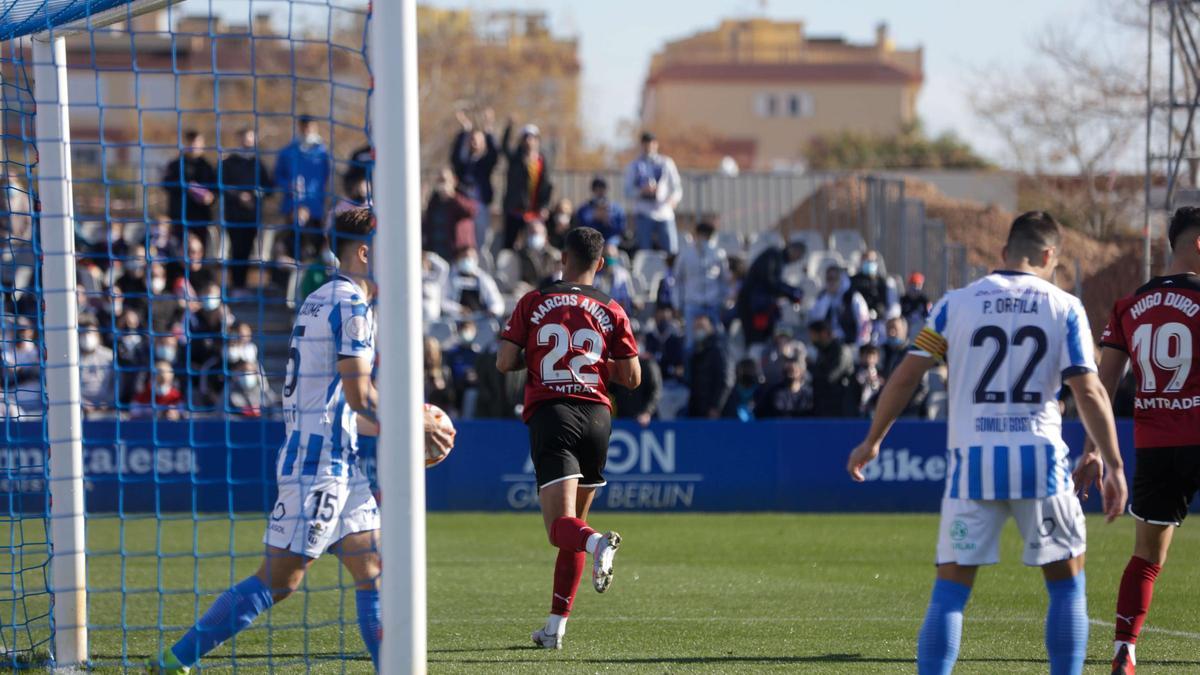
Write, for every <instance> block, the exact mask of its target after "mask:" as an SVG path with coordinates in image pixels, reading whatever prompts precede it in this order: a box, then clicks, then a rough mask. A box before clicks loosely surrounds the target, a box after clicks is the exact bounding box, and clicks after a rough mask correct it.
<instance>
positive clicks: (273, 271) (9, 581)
mask: <svg viewBox="0 0 1200 675" xmlns="http://www.w3.org/2000/svg"><path fill="white" fill-rule="evenodd" d="M121 4H124V3H122V2H100V1H93V2H85V1H84V0H78V1H76V2H40V1H39V2H36V3H32V2H8V3H3V4H0V7H2V8H3V9H2V10H0V16H2V18H0V38H17V39H8V41H6V42H3V43H0V77H2V84H0V87H2V89H0V92H2V94H3V99H2V104H3V115H2V117H0V121H2V124H3V130H2V132H3V145H2V152H3V163H4V167H5V168H6V169H7V171H4V172H3V173H0V179H2V180H3V181H4V183H3V185H2V186H0V196H2V197H3V201H4V203H3V204H0V300H2V302H0V376H2V378H3V379H2V382H0V384H2V386H0V430H2V433H3V434H4V436H3V439H0V443H2V444H3V447H2V448H0V668H2V667H4V666H5V665H14V666H15V665H19V664H29V663H39V662H44V661H45V659H46V658H48V655H49V653H50V652H52V650H53V633H54V627H53V623H52V620H51V612H52V607H51V597H52V591H53V588H52V587H51V584H50V581H49V566H48V562H49V560H50V542H49V539H50V537H49V530H50V522H49V498H48V489H47V478H48V470H47V452H48V447H49V446H50V445H51V444H52V443H53V442H56V441H57V440H60V439H61V438H62V433H61V430H55V429H50V428H47V426H46V423H45V420H44V414H45V410H46V405H47V404H46V398H45V396H46V392H45V382H44V380H45V377H44V374H43V373H44V371H45V369H46V368H47V367H54V364H47V362H46V354H45V352H44V350H43V349H41V347H43V346H44V341H43V339H42V337H43V336H44V335H47V334H50V333H52V332H53V331H62V330H64V329H65V327H64V326H61V325H47V324H46V321H45V318H44V314H43V306H44V304H45V303H46V302H53V301H54V298H56V297H59V298H61V293H60V294H59V295H57V296H56V295H54V292H55V291H56V290H58V291H61V289H54V288H52V287H44V286H43V283H42V272H41V264H42V260H43V258H44V257H45V256H52V255H55V254H58V253H61V252H60V251H59V252H56V251H49V250H45V249H44V247H43V246H42V245H41V243H40V241H39V230H40V223H39V219H38V216H39V214H38V209H37V208H36V205H37V203H38V200H37V195H36V188H37V185H38V178H39V176H38V169H37V166H38V164H37V146H38V141H39V140H41V141H43V142H45V141H46V140H47V139H38V138H37V137H36V133H35V127H34V123H35V119H36V118H35V116H34V112H35V111H34V101H33V99H34V97H33V92H34V84H33V82H32V77H33V72H34V64H33V63H32V51H31V49H30V41H29V38H18V37H17V36H21V35H24V34H27V33H30V32H33V31H40V30H44V29H45V28H46V27H47V25H48V24H54V25H61V24H62V23H64V22H68V21H73V20H76V19H78V18H81V17H82V16H84V15H85V14H88V13H89V12H90V13H93V14H94V13H95V12H98V11H101V10H105V9H110V8H111V7H114V6H117V5H121ZM32 5H39V6H40V12H39V11H34V10H35V9H37V8H32V7H31V6H32ZM4 12H7V13H4ZM368 13H369V3H368V2H367V1H366V0H361V1H360V0H191V1H190V2H187V3H182V4H178V5H170V6H168V7H166V8H165V9H162V10H159V11H156V12H153V13H150V14H146V15H143V16H138V17H134V16H132V15H129V16H127V17H125V19H126V20H125V21H123V22H121V23H118V24H114V25H112V26H109V27H104V28H93V29H91V30H88V31H86V32H82V33H79V34H76V35H73V36H71V37H69V38H68V43H67V44H68V53H69V57H68V63H69V64H70V67H69V70H68V80H69V97H70V120H71V131H72V152H71V156H72V170H73V176H74V181H73V191H74V198H75V201H74V209H75V223H74V229H75V247H76V260H77V266H78V275H77V276H78V286H77V288H76V291H77V293H76V295H77V297H78V301H79V308H80V311H79V317H80V342H81V353H80V379H81V395H82V403H83V411H84V416H85V421H84V430H83V436H84V478H85V482H86V488H87V497H86V508H87V512H88V517H87V564H88V578H87V591H88V630H89V634H90V643H91V644H90V656H91V659H92V661H93V663H94V664H95V665H98V666H106V667H114V666H115V667H118V668H122V669H129V668H132V669H138V668H140V667H142V664H143V663H144V661H145V659H147V658H149V657H151V656H153V655H156V654H158V653H159V652H160V651H161V650H162V649H164V648H166V647H170V646H171V644H172V643H173V642H174V641H175V640H176V639H178V638H179V637H180V636H181V635H182V633H183V632H184V631H186V630H187V628H189V627H190V626H191V625H192V624H193V623H194V622H195V621H196V620H197V619H198V618H199V617H200V616H201V615H202V614H203V612H204V611H205V609H206V608H207V607H208V605H209V604H210V603H211V601H212V600H213V599H214V597H215V595H216V594H217V593H220V592H221V591H223V590H224V589H226V588H228V587H229V585H230V584H231V583H233V582H236V581H238V580H240V579H242V578H244V577H246V575H247V574H249V573H251V572H253V570H254V569H255V567H257V564H258V561H259V560H260V558H261V555H262V550H263V549H262V534H263V530H264V528H265V527H266V525H267V522H268V521H267V514H269V513H270V512H271V510H272V507H273V505H274V504H275V497H276V489H275V460H276V453H277V451H278V449H279V447H280V445H281V443H282V442H283V440H284V426H283V421H282V417H281V413H280V391H281V389H282V387H283V385H284V382H285V379H286V376H287V361H288V350H289V340H290V339H291V335H292V324H293V321H294V319H295V308H296V307H297V305H298V303H299V302H300V301H301V300H302V299H303V298H304V297H305V295H306V294H307V293H308V292H310V291H311V290H312V289H313V288H315V287H316V286H318V285H320V283H322V282H323V281H324V280H325V279H327V278H328V277H329V275H330V270H329V268H328V267H327V266H326V265H325V263H324V258H323V254H324V251H325V229H324V228H325V227H326V226H327V225H328V222H329V219H330V218H331V216H332V214H333V213H335V212H336V211H338V210H340V209H344V208H346V207H347V206H349V205H351V204H352V203H359V202H362V201H365V200H366V195H365V194H358V192H359V190H362V189H365V186H364V185H363V182H362V179H363V178H364V177H366V176H368V175H369V168H370V156H371V153H370V145H369V135H368V129H367V103H368V96H369V93H370V87H371V76H370V72H369V70H368V67H367V63H366V53H365V50H366V35H367V30H366V28H367V23H368V18H369V15H368ZM41 109H42V110H43V111H44V110H45V109H46V107H45V106H44V105H43V106H41ZM301 118H310V119H311V120H312V122H313V124H314V126H315V129H316V131H317V133H319V134H320V135H321V137H322V140H321V142H320V143H318V144H309V143H306V142H303V139H300V138H297V137H296V133H297V132H296V129H297V123H298V121H300V120H301ZM245 131H253V132H255V133H256V135H257V139H256V143H255V144H253V145H245V146H244V145H243V140H244V132H245ZM48 178H49V177H43V179H48ZM348 191H352V192H354V193H355V194H353V195H352V194H349V193H348ZM49 215H51V214H48V213H42V214H41V216H42V217H43V218H48V216H49ZM354 602H355V601H354V585H353V582H352V580H351V579H350V578H349V577H348V576H346V575H345V574H344V573H343V571H342V568H341V567H340V566H337V564H336V562H335V561H328V562H324V561H323V562H320V563H318V564H317V565H316V566H315V567H314V570H313V572H312V574H310V576H309V579H308V580H307V581H306V585H305V589H304V592H303V593H301V594H300V595H299V596H298V597H295V598H293V599H291V600H289V601H288V602H287V603H285V604H283V605H281V606H279V607H277V608H276V609H274V610H273V611H272V612H271V613H270V614H269V615H264V616H263V617H261V618H260V619H259V621H258V622H257V623H256V624H255V627H254V628H253V629H252V630H250V631H248V632H247V633H245V634H243V635H242V636H240V637H239V638H238V639H237V640H235V641H233V642H231V643H229V644H227V645H225V646H224V647H222V648H221V649H220V650H218V651H217V652H215V653H214V654H213V655H212V656H211V657H209V658H208V659H206V660H205V661H204V664H205V665H208V666H229V665H232V666H233V668H234V669H235V670H236V669H238V668H243V667H249V668H253V669H261V668H263V667H264V666H270V667H272V668H274V667H285V666H288V665H289V664H291V665H293V666H296V665H299V666H300V667H304V668H306V669H308V668H311V667H313V666H314V664H317V663H319V662H321V661H323V660H327V661H333V662H336V663H338V664H340V669H341V670H342V671H346V670H351V671H360V670H362V669H363V667H364V665H369V660H366V653H365V651H363V648H362V643H361V641H360V640H359V638H358V629H357V625H356V620H355V609H354V607H355V604H354ZM328 667H330V666H329V665H326V666H324V668H328Z"/></svg>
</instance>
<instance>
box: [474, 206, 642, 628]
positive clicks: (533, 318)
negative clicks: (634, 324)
mask: <svg viewBox="0 0 1200 675" xmlns="http://www.w3.org/2000/svg"><path fill="white" fill-rule="evenodd" d="M603 251H604V238H603V236H602V235H601V234H600V233H599V232H598V231H596V230H594V229H592V228H590V227H579V228H575V229H573V230H571V231H569V232H568V233H567V236H566V242H565V244H564V245H563V252H562V265H563V278H562V281H558V282H555V283H552V284H548V285H545V286H543V287H541V288H539V289H538V290H536V291H531V292H529V293H527V294H525V296H524V297H523V298H521V300H520V301H519V302H518V303H517V307H516V309H514V310H513V314H512V317H511V318H510V319H509V320H508V324H506V325H505V326H504V332H503V333H502V334H501V335H500V337H501V342H500V351H499V353H498V354H497V355H496V367H497V368H499V369H500V370H501V371H503V372H509V371H515V370H519V369H521V368H526V369H528V378H527V380H526V384H525V412H524V418H525V423H526V424H527V425H528V426H529V447H530V454H531V455H532V456H533V466H534V472H535V473H536V474H537V483H538V496H539V498H540V500H541V504H542V518H543V520H544V521H545V523H546V533H547V534H548V535H549V536H550V543H551V544H552V545H553V546H556V547H558V560H557V562H556V563H555V565H554V595H553V598H552V600H551V602H550V617H549V618H548V619H547V620H546V625H545V626H544V627H542V628H540V629H538V630H536V631H534V633H533V641H534V644H536V645H538V646H539V647H544V648H546V649H562V644H563V635H564V634H565V633H566V629H567V617H568V616H570V614H571V606H572V604H574V601H575V592H576V590H578V588H579V579H580V577H581V576H582V575H583V567H584V565H585V564H586V563H587V553H591V554H592V561H593V563H592V585H593V586H594V587H595V588H596V591H597V592H600V593H603V592H604V591H606V590H608V587H609V585H610V584H611V583H612V573H613V557H614V554H615V553H616V551H617V547H618V546H619V545H620V543H621V537H620V535H618V534H617V533H615V532H607V533H605V534H600V533H599V532H596V531H595V530H593V529H592V528H590V527H588V525H587V516H588V509H589V508H591V505H592V499H593V498H594V497H595V495H596V489H597V488H599V487H602V486H603V485H604V484H605V481H604V463H605V460H606V459H607V457H608V439H609V434H610V433H611V431H612V409H611V407H610V404H609V398H608V388H607V384H606V382H607V381H612V382H614V383H616V384H619V385H621V386H624V387H628V388H630V389H636V388H637V386H638V385H639V384H640V383H641V380H642V371H641V367H640V366H639V365H638V359H637V356H638V349H637V340H635V339H634V337H633V330H632V329H631V328H630V326H629V317H628V316H626V315H625V311H624V310H622V309H621V306H620V305H619V304H617V303H616V302H615V301H614V300H613V299H612V298H610V297H608V296H607V295H605V294H604V293H603V292H601V291H599V290H597V289H596V288H595V287H593V286H592V282H593V280H594V279H595V276H596V272H598V271H600V268H601V267H603V266H604V259H603V257H602V256H603ZM522 352H523V354H522ZM522 357H523V358H522Z"/></svg>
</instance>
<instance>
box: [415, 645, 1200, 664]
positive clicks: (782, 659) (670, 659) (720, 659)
mask: <svg viewBox="0 0 1200 675" xmlns="http://www.w3.org/2000/svg"><path fill="white" fill-rule="evenodd" d="M517 651H519V652H535V651H541V650H540V649H539V648H538V647H524V646H509V647H491V648H484V649H431V650H429V653H430V654H434V653H454V652H468V653H469V652H476V653H478V652H517ZM429 660H430V662H434V663H461V664H495V663H497V660H489V659H461V658H453V657H448V658H431V659H429ZM563 660H564V661H571V662H576V663H597V664H599V663H608V664H622V665H651V664H676V665H697V664H722V663H728V664H737V663H744V664H753V663H762V664H788V663H794V664H804V663H812V664H817V663H828V664H835V663H840V664H850V663H863V664H868V663H874V664H887V663H910V664H911V663H915V659H912V658H886V657H876V656H864V655H862V654H814V655H811V656H736V655H724V656H662V657H655V656H647V657H628V658H579V659H576V658H569V657H568V658H565V659H563ZM512 662H517V663H539V662H543V660H542V659H533V658H522V659H512ZM958 662H959V663H995V664H1005V663H1010V664H1018V663H1019V664H1044V663H1046V660H1045V659H1036V658H1000V657H983V658H964V659H959V660H958ZM1110 663H1111V661H1107V660H1101V659H1088V660H1087V661H1086V664H1087V665H1091V666H1107V665H1109V664H1110ZM1146 665H1157V666H1200V661H1184V660H1170V659H1164V660H1158V661H1154V662H1153V663H1151V662H1150V661H1147V662H1146Z"/></svg>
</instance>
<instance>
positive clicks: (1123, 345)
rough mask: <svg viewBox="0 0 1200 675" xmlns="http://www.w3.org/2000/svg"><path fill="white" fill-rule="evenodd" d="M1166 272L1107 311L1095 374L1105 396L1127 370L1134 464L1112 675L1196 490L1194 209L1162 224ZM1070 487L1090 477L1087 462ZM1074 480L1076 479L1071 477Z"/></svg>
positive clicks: (1199, 470) (1199, 484) (1197, 216)
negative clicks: (1133, 391) (1167, 249)
mask: <svg viewBox="0 0 1200 675" xmlns="http://www.w3.org/2000/svg"><path fill="white" fill-rule="evenodd" d="M1168 237H1169V239H1170V243H1171V250H1172V255H1171V266H1170V268H1169V269H1168V270H1167V275H1166V276H1161V277H1155V278H1153V279H1151V280H1150V281H1149V283H1147V284H1146V285H1145V286H1142V287H1141V288H1139V289H1138V290H1137V291H1136V292H1134V294H1133V295H1131V296H1129V297H1127V298H1125V299H1123V300H1120V301H1118V302H1117V304H1116V306H1114V307H1113V313H1112V317H1111V318H1110V319H1109V322H1108V327H1107V328H1105V329H1104V336H1103V337H1101V338H1100V344H1101V347H1102V352H1101V354H1102V357H1101V359H1100V367H1099V375H1100V380H1101V381H1102V382H1103V383H1104V386H1105V388H1106V389H1108V392H1109V394H1113V393H1115V392H1116V390H1117V384H1118V382H1120V380H1121V376H1122V375H1124V373H1125V366H1126V364H1128V363H1129V362H1130V361H1132V363H1133V375H1134V377H1135V378H1136V381H1137V397H1136V399H1135V405H1134V415H1133V439H1134V446H1135V447H1136V449H1137V463H1136V470H1135V474H1134V478H1133V500H1132V505H1131V506H1130V509H1129V511H1130V513H1131V514H1132V515H1133V517H1134V518H1136V519H1137V520H1138V522H1137V528H1136V535H1135V539H1134V545H1133V556H1132V557H1131V558H1130V559H1129V564H1128V565H1126V567H1125V574H1124V576H1123V577H1122V578H1121V589H1120V592H1119V593H1118V594H1117V617H1116V637H1115V643H1114V647H1113V652H1114V654H1113V664H1112V672H1113V673H1121V674H1122V675H1125V674H1127V673H1133V672H1134V667H1135V665H1136V655H1135V654H1134V645H1135V644H1136V643H1137V638H1138V633H1139V632H1140V631H1141V629H1142V624H1143V622H1145V620H1146V613H1147V612H1148V611H1149V609H1150V597H1151V595H1152V594H1153V592H1154V580H1155V578H1156V577H1158V573H1159V572H1160V571H1161V570H1162V565H1163V562H1164V561H1166V559H1167V548H1168V547H1169V546H1170V545H1171V536H1172V534H1174V532H1175V528H1176V527H1179V526H1180V525H1181V524H1182V523H1183V519H1184V518H1186V517H1187V512H1188V504H1189V503H1190V502H1191V501H1192V497H1193V496H1194V495H1195V493H1196V490H1197V489H1198V488H1200V362H1198V361H1197V354H1196V347H1197V346H1200V276H1197V274H1198V273H1200V208H1195V207H1190V206H1187V207H1183V208H1181V209H1179V210H1178V211H1176V212H1175V215H1174V216H1173V217H1172V218H1171V225H1170V229H1169V230H1168ZM1080 466H1081V468H1080V471H1085V472H1088V475H1086V476H1085V477H1084V480H1081V481H1077V482H1076V485H1081V486H1086V485H1087V484H1088V482H1089V480H1090V479H1094V478H1095V477H1096V476H1098V475H1099V473H1100V471H1099V469H1098V467H1099V459H1098V458H1097V457H1096V456H1095V454H1094V453H1087V454H1085V455H1084V458H1083V459H1082V460H1081V465H1080ZM1077 475H1078V474H1077Z"/></svg>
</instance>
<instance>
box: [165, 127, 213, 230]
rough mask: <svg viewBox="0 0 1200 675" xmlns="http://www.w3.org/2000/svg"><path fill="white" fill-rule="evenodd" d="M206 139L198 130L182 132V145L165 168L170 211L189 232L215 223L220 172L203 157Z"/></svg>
mask: <svg viewBox="0 0 1200 675" xmlns="http://www.w3.org/2000/svg"><path fill="white" fill-rule="evenodd" d="M204 142H205V139H204V134H201V133H200V132H199V131H196V130H195V129H188V130H187V131H185V132H183V148H182V149H181V150H180V151H179V155H178V156H177V157H176V158H175V159H173V160H171V161H170V162H167V166H166V167H165V169H164V170H163V189H164V190H165V191H166V193H167V213H168V214H169V215H170V217H171V219H172V220H173V221H174V222H175V223H176V225H177V226H182V227H184V228H185V229H187V231H191V230H190V228H207V227H208V226H209V225H211V224H212V223H213V205H214V204H215V203H216V201H217V198H216V192H215V190H216V189H217V171H216V169H214V168H213V165H212V164H211V163H210V162H209V161H208V158H206V157H205V156H204V153H205V147H204ZM200 231H202V232H203V231H204V230H203V229H201V230H200ZM205 238H206V239H207V236H206V237H205Z"/></svg>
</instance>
